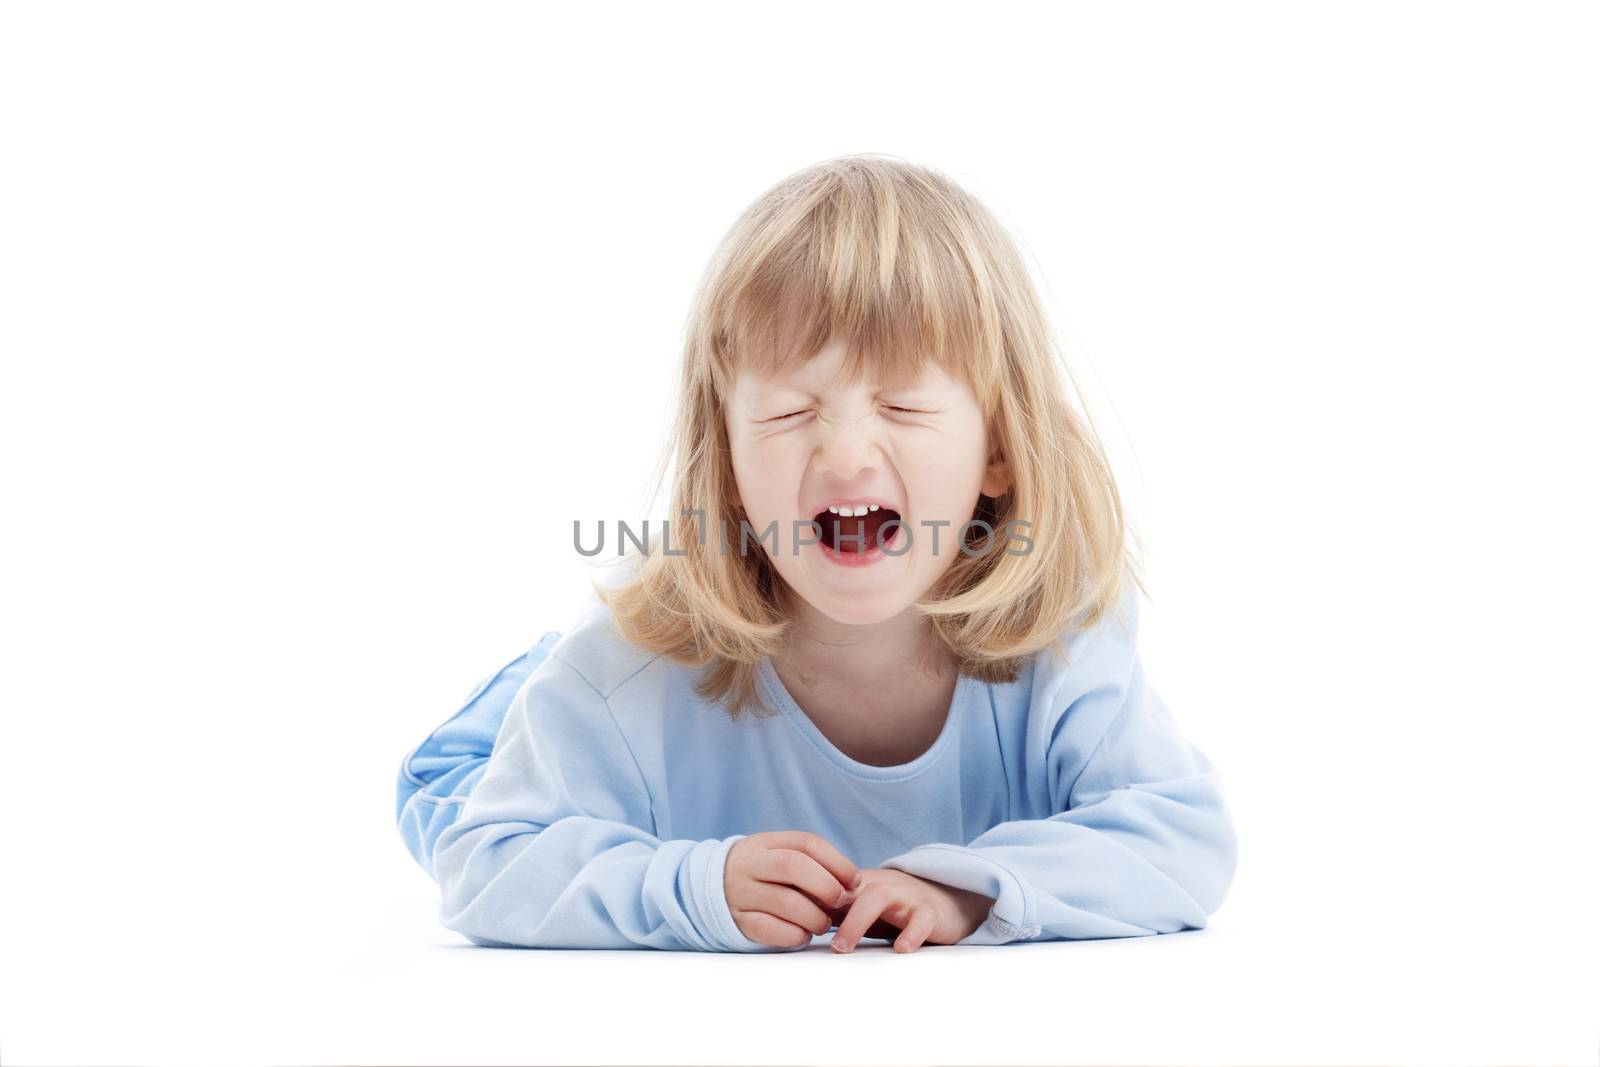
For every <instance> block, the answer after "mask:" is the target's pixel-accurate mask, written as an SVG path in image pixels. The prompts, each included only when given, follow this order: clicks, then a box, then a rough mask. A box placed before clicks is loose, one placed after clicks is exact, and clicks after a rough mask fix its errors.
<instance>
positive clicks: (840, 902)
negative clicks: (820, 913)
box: [833, 889, 850, 908]
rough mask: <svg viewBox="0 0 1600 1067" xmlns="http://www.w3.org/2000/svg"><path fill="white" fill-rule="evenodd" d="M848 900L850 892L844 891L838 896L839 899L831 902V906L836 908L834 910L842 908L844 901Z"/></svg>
mask: <svg viewBox="0 0 1600 1067" xmlns="http://www.w3.org/2000/svg"><path fill="white" fill-rule="evenodd" d="M849 899H850V890H848V889H846V890H845V891H844V892H843V893H840V894H839V899H838V900H836V901H834V902H833V906H834V907H836V908H842V907H844V905H845V901H847V900H849Z"/></svg>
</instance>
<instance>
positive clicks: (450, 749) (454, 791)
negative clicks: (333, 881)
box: [395, 630, 561, 875]
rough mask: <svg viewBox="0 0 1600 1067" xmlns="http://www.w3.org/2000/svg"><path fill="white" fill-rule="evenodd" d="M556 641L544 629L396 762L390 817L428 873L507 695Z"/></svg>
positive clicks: (490, 744) (484, 757)
mask: <svg viewBox="0 0 1600 1067" xmlns="http://www.w3.org/2000/svg"><path fill="white" fill-rule="evenodd" d="M560 639H561V634H560V632H559V631H555V630H552V631H550V632H548V633H546V634H545V635H544V636H543V637H541V638H540V639H539V641H538V643H537V644H535V645H534V646H533V647H532V648H530V649H528V651H526V652H524V653H523V654H522V655H520V656H518V657H517V658H516V659H514V660H512V661H511V662H510V663H507V664H506V665H505V666H504V667H501V668H500V669H499V670H498V671H496V672H495V673H493V674H491V675H490V676H489V677H487V678H485V679H484V680H483V681H481V682H479V683H478V685H477V686H476V687H475V688H474V689H473V690H472V692H471V693H470V694H469V695H468V696H467V700H466V703H465V704H463V705H462V706H461V707H460V709H458V710H457V711H456V713H455V714H454V715H452V716H450V718H449V719H447V720H445V721H444V722H443V723H441V724H440V725H439V726H438V727H437V728H436V729H434V731H433V732H432V733H430V734H429V735H428V736H427V737H426V738H425V739H424V740H423V742H422V743H421V744H420V745H418V746H417V747H416V748H414V749H412V750H411V751H410V752H409V753H407V754H406V757H405V758H404V759H403V760H401V761H400V773H399V775H398V778H397V781H396V792H395V821H396V824H397V825H398V827H399V830H400V840H401V841H402V842H403V843H404V844H405V846H406V851H407V852H409V853H411V858H412V859H414V860H416V861H417V863H418V865H419V866H421V867H422V869H423V870H424V871H426V872H427V873H428V874H429V875H432V874H433V846H434V843H435V842H436V841H438V839H439V835H440V834H441V833H443V832H444V829H445V827H447V826H449V825H450V824H451V823H452V822H454V821H455V820H456V816H458V815H460V814H461V806H462V805H463V804H465V803H466V802H467V797H468V795H469V794H470V793H471V792H472V789H473V787H474V786H476V785H477V784H478V779H479V778H481V777H483V770H484V767H485V766H486V765H487V764H488V762H489V755H490V753H491V752H492V751H493V750H494V739H495V735H497V734H498V733H499V732H500V724H501V722H503V721H504V719H505V715H506V708H507V707H508V706H510V704H511V698H512V697H514V696H515V695H516V693H517V690H518V689H520V688H521V687H522V683H523V682H524V681H526V680H527V678H528V675H529V674H531V673H533V669H534V668H535V667H537V666H538V665H539V664H540V663H541V662H543V660H544V657H545V656H546V655H547V654H548V653H549V651H550V649H551V647H552V646H554V645H555V643H556V642H557V641H559V640H560Z"/></svg>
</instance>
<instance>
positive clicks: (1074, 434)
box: [595, 154, 1144, 719]
mask: <svg viewBox="0 0 1600 1067" xmlns="http://www.w3.org/2000/svg"><path fill="white" fill-rule="evenodd" d="M834 338H839V339H840V340H842V341H844V343H845V344H846V346H847V350H846V354H845V367H844V369H843V371H842V374H841V377H842V378H844V379H848V380H849V381H857V380H860V378H861V377H862V376H863V375H867V376H870V377H871V378H872V379H873V380H875V381H877V382H879V383H881V384H884V385H886V386H893V385H896V384H899V383H901V382H905V381H908V380H911V379H913V378H914V377H915V376H916V374H917V372H918V370H919V369H920V368H921V367H922V366H923V365H924V361H931V362H933V363H934V364H937V365H938V366H939V367H940V368H941V369H943V370H944V371H945V372H946V373H947V374H950V375H951V376H952V377H953V378H959V379H964V380H965V381H966V382H967V383H968V384H969V385H970V386H971V387H972V389H973V392H974V394H975V395H976V397H977V398H978V402H979V405H980V406H981V408H982V411H983V416H984V420H985V425H986V426H987V427H988V428H989V434H990V437H989V440H990V443H991V446H992V447H994V448H995V449H997V450H998V451H999V452H1000V453H1001V454H1002V455H1003V456H1004V457H1005V458H1006V459H1007V460H1008V462H1009V465H1010V471H1011V476H1012V484H1011V486H1010V488H1009V489H1008V490H1006V492H1004V493H1003V494H1001V495H1000V496H999V497H994V498H991V497H988V496H984V495H980V496H979V498H978V501H977V502H976V505H975V507H974V511H973V516H972V517H973V518H975V519H981V520H983V521H984V522H986V523H988V524H989V525H990V526H991V527H992V528H993V529H995V530H997V531H1000V530H1006V529H1007V528H1008V527H1007V525H1006V524H1007V523H1008V522H1009V521H1010V520H1012V519H1020V520H1025V521H1026V522H1027V523H1028V524H1030V525H1027V526H1022V527H1019V529H1020V530H1021V532H1022V533H1023V534H1024V535H1025V536H1026V537H1027V538H1029V539H1030V540H1031V541H1032V542H1033V546H1032V550H1031V551H1027V552H1024V553H1017V552H1015V551H1011V552H1008V551H1006V547H1007V541H1006V539H1005V538H1004V537H996V538H989V539H988V551H984V552H981V553H979V554H975V555H972V556H970V557H969V556H968V555H966V554H965V552H961V553H957V554H956V558H955V560H954V561H953V562H952V563H951V564H950V566H949V568H948V569H947V570H946V572H945V573H944V574H943V575H942V576H941V578H940V579H939V581H938V582H936V583H935V585H934V586H933V588H932V589H930V590H929V592H928V594H927V595H926V596H925V597H924V598H923V599H922V600H919V601H918V602H917V603H916V604H915V605H913V609H914V610H917V611H921V612H922V613H924V614H925V615H926V616H928V617H929V618H930V620H931V624H932V629H933V631H934V633H935V634H936V635H937V638H938V639H939V640H940V641H942V643H943V645H944V646H945V648H947V649H948V651H949V653H950V654H951V656H952V657H953V658H954V660H955V661H956V662H957V663H958V664H959V669H960V671H961V673H963V674H966V675H969V676H972V677H974V678H978V679H981V680H984V681H991V682H1010V681H1013V680H1015V679H1016V677H1017V672H1018V670H1019V669H1020V667H1021V665H1022V661H1023V659H1024V658H1025V657H1027V656H1030V655H1032V654H1033V653H1036V652H1038V651H1040V650H1041V649H1045V648H1047V647H1053V646H1054V647H1059V645H1058V641H1059V639H1061V638H1062V637H1063V636H1064V635H1068V634H1070V633H1072V632H1075V631H1076V630H1077V629H1081V628H1086V627H1088V626H1091V625H1093V624H1094V623H1095V622H1097V621H1098V620H1099V619H1100V618H1101V616H1102V614H1104V613H1105V612H1106V611H1108V610H1110V609H1112V608H1113V607H1114V606H1115V604H1116V603H1117V600H1118V598H1119V597H1120V596H1121V592H1122V582H1123V579H1124V576H1127V577H1131V578H1132V580H1133V581H1134V582H1135V583H1136V584H1137V585H1138V586H1139V588H1140V589H1141V590H1142V589H1143V588H1144V584H1143V580H1142V579H1141V577H1140V575H1139V571H1140V565H1139V563H1138V561H1137V559H1136V558H1135V556H1134V552H1133V546H1134V544H1136V542H1137V538H1136V536H1135V537H1133V539H1132V540H1131V541H1130V532H1131V531H1130V528H1129V524H1128V523H1127V522H1126V520H1125V518H1124V515H1123V509H1122V503H1121V499H1120V496H1119V494H1118V492H1117V487H1116V484H1115V482H1114V479H1113V477H1112V472H1111V468H1110V464H1109V462H1108V461H1107V458H1106V455H1105V451H1104V449H1103V448H1102V446H1101V444H1100V442H1099V439H1098V437H1097V435H1096V433H1095V431H1094V428H1093V423H1092V421H1091V420H1090V419H1089V418H1088V415H1087V413H1085V414H1084V415H1083V416H1082V417H1080V415H1079V414H1078V413H1077V412H1076V411H1075V410H1074V409H1073V408H1072V406H1071V405H1070V404H1069V403H1068V401H1067V399H1066V396H1065V393H1064V391H1063V388H1062V382H1061V379H1060V377H1059V376H1058V374H1057V373H1056V372H1057V368H1058V367H1059V368H1060V369H1061V370H1064V371H1066V373H1067V375H1068V377H1069V378H1070V377H1071V368H1070V367H1068V366H1067V364H1066V361H1065V359H1064V358H1061V357H1060V356H1059V354H1058V351H1057V349H1056V347H1055V345H1056V342H1055V339H1054V336H1053V334H1052V331H1051V330H1050V329H1049V326H1048V323H1047V321H1046V318H1045V314H1044V312H1043V310H1042V308H1041V306H1040V303H1039V300H1038V297H1037V295H1036V293H1035V290H1034V287H1033V284H1032V282H1031V281H1030V280H1029V276H1028V272H1027V269H1026V267H1025V266H1024V263H1023V260H1022V257H1021V256H1020V254H1019V253H1018V250H1017V248H1016V245H1015V243H1014V242H1013V241H1012V239H1011V237H1010V236H1009V235H1008V234H1007V233H1006V231H1005V230H1004V229H1003V228H1002V227H1001V225H1000V224H999V222H998V221H997V220H996V219H995V217H994V216H993V215H992V214H991V213H990V212H989V210H988V209H987V208H986V207H984V206H983V205H982V204H981V203H980V202H978V201H977V200H976V199H975V198H974V197H973V196H971V195H970V194H969V193H967V192H966V191H965V190H964V189H962V188H961V187H960V186H959V185H957V184H956V183H955V182H953V181H951V180H950V179H948V178H946V177H945V176H943V175H942V174H939V173H938V172H936V171H934V170H931V169H929V168H927V167H923V166H920V165H916V164H912V163H909V162H906V161H903V160H901V159H898V158H896V157H892V156H884V155H879V154H868V155H851V156H842V157H837V158H834V159H829V160H825V161H823V162H821V163H818V164H816V165H815V166H811V167H808V168H806V169H805V170H802V171H799V172H797V173H795V174H792V175H790V176H789V177H787V178H785V179H784V180H782V181H780V182H778V183H777V184H776V185H774V186H773V187H772V188H771V189H769V190H768V191H767V192H765V193H764V194H762V195H761V196H760V197H759V198H757V199H756V200H755V202H753V203H752V204H751V205H750V206H749V207H748V208H746V209H745V211H744V212H743V213H742V214H741V215H740V216H739V218H738V219H737V221H735V223H734V225H733V226H732V228H731V229H730V230H729V231H728V233H727V235H726V236H725V237H724V238H723V240H722V242H721V243H720V244H719V245H718V247H717V249H716V252H715V253H714V255H713V256H712V258H711V261H710V263H709V265H708V267H707V269H706V272H705V275H704V277H703V278H702V280H701V284H700V287H699V290H698V292H697V294H696V297H695V301H694V304H693V308H692V311H691V314H690V316H689V321H688V328H687V336H686V339H685V344H684V350H683V363H682V371H681V379H680V389H679V397H678V404H679V406H678V411H677V417H676V420H675V422H674V425H673V430H672V434H671V437H670V439H669V441H668V446H667V448H666V449H665V450H664V451H663V453H662V457H661V463H660V466H658V468H657V471H656V482H657V484H658V485H659V483H660V481H661V478H662V475H663V473H664V471H665V468H666V466H667V463H668V460H669V457H671V456H676V457H677V463H676V469H675V474H674V478H673V489H672V497H671V508H670V514H669V521H670V522H671V523H672V528H673V532H672V537H671V546H670V547H671V552H670V554H669V553H666V552H663V551H662V550H661V549H662V545H661V542H660V541H659V540H652V539H650V538H648V537H647V538H646V547H645V549H644V551H643V552H642V553H638V552H636V553H635V554H634V555H632V556H629V557H626V558H624V559H619V560H616V561H615V562H619V563H626V562H631V563H633V564H636V566H637V569H636V571H635V572H634V573H633V574H631V575H630V576H629V577H628V579H627V580H626V581H624V582H622V583H620V584H609V585H600V584H596V586H595V592H596V594H597V595H598V596H599V597H600V598H601V599H602V600H604V601H605V603H606V605H607V606H608V608H609V609H610V612H611V616H612V619H613V621H614V623H615V625H616V628H617V630H618V632H619V633H621V634H622V635H623V636H624V637H625V638H627V639H628V640H629V641H631V642H632V643H633V644H635V645H638V646H640V647H642V648H645V649H647V650H650V651H653V652H658V653H661V654H663V655H665V656H666V657H667V658H669V659H670V660H672V661H673V662H676V663H680V664H684V665H687V666H694V667H704V666H706V665H708V664H709V665H711V669H709V670H707V671H705V672H704V677H703V678H702V679H701V680H700V681H699V682H698V683H697V690H698V692H699V693H700V695H701V696H702V697H703V698H705V699H707V700H708V701H711V702H713V703H718V704H722V705H723V706H724V707H725V708H726V710H727V711H728V713H729V714H730V715H731V716H733V717H734V718H735V719H737V718H738V716H739V714H740V712H741V711H742V710H744V709H745V708H747V707H753V708H754V709H755V710H756V712H757V713H758V714H763V715H764V714H770V713H772V712H773V709H772V708H771V707H770V706H769V705H768V704H767V703H766V702H765V701H764V700H762V699H761V697H760V696H759V694H758V691H757V687H756V684H755V682H756V665H757V663H758V662H759V661H760V660H761V659H762V658H763V657H766V656H770V655H773V654H774V653H776V652H777V651H779V649H780V648H781V647H782V645H783V641H784V638H785V634H786V631H787V629H788V626H789V624H790V615H789V612H788V611H787V610H786V607H785V605H786V603H788V600H787V597H788V595H789V591H788V590H787V583H785V582H784V581H783V580H782V578H781V577H780V576H779V575H778V574H777V572H776V571H775V569H774V568H773V567H772V565H771V563H770V561H769V560H768V559H767V556H766V553H765V552H764V551H762V550H760V549H759V548H757V549H756V550H755V551H751V552H738V551H722V550H721V547H720V546H721V538H720V536H719V533H718V530H719V527H721V528H722V529H725V530H727V531H731V532H730V534H729V539H730V540H732V541H735V542H736V541H737V537H738V531H739V530H740V523H741V522H742V521H748V520H747V517H746V516H745V514H744V511H743V508H741V507H739V506H738V505H734V504H731V503H730V502H731V501H732V499H733V498H734V497H735V496H736V495H737V494H736V492H735V482H734V475H733V465H732V462H731V456H730V452H729V444H728V437H727V427H726V424H725V422H724V416H723V400H724V398H725V397H727V396H728V395H729V392H730V391H731V388H732V383H733V380H734V377H735V375H736V374H737V372H738V370H739V369H740V368H741V367H750V368H754V369H757V370H759V371H762V372H764V373H775V374H782V373H784V372H787V371H789V370H791V369H793V368H795V367H797V366H799V365H801V364H802V363H804V361H806V360H808V359H810V358H812V357H813V356H814V355H816V353H817V352H818V351H819V350H820V349H822V348H823V347H824V346H825V345H826V344H827V343H828V342H829V341H830V340H832V339H834ZM1074 387H1076V382H1075V381H1074ZM696 510H699V511H700V512H702V513H703V517H695V516H692V515H691V514H690V513H691V512H694V511H696ZM982 541H983V538H982V536H981V535H979V534H978V533H977V530H976V528H972V529H971V532H970V534H969V544H970V545H971V546H972V548H971V549H969V550H976V549H977V548H978V547H979V544H980V543H981V542H982ZM680 553H681V554H680Z"/></svg>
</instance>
